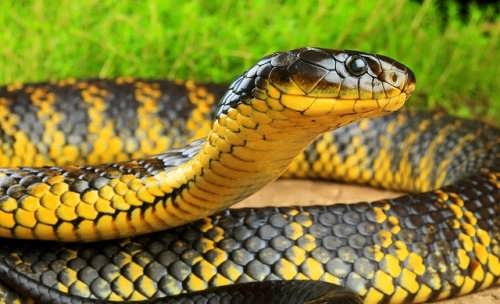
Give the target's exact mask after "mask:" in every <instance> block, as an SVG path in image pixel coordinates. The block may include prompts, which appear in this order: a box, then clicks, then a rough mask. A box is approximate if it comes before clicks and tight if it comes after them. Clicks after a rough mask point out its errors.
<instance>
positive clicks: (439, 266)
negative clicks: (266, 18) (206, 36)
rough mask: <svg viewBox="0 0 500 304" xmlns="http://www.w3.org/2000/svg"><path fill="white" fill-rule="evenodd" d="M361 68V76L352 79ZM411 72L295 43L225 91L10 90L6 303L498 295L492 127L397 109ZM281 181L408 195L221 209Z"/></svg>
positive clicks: (376, 59) (2, 209) (159, 85)
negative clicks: (493, 289) (251, 295)
mask: <svg viewBox="0 0 500 304" xmlns="http://www.w3.org/2000/svg"><path fill="white" fill-rule="evenodd" d="M356 56H357V57H356ZM360 56H361V57H362V60H364V62H365V64H366V69H367V70H365V71H362V73H361V74H359V75H349V74H350V73H351V74H352V73H357V71H356V70H354V71H348V69H349V62H352V61H353V60H355V59H359V57H360ZM353 58H354V59H353ZM346 67H347V68H346ZM358 67H359V66H358ZM351 68H352V67H351ZM354 68H356V66H354ZM408 73H410V74H411V72H409V71H408V70H407V69H406V68H405V67H404V66H401V65H400V64H398V63H396V62H394V61H392V60H390V59H388V58H386V57H383V56H373V55H369V54H364V53H356V52H337V51H327V50H320V49H302V50H294V51H290V52H287V53H279V54H276V55H272V56H270V57H265V58H264V59H263V60H262V61H260V62H259V63H258V64H257V65H256V66H255V67H253V68H252V69H250V70H249V71H247V72H246V73H245V74H243V76H241V77H240V78H238V79H237V80H236V81H235V82H234V83H233V84H232V85H231V86H230V88H229V90H228V91H227V92H226V87H224V86H217V85H203V84H196V83H193V82H170V81H151V80H140V79H137V80H134V79H127V78H121V79H116V80H87V81H82V80H80V81H74V80H69V81H63V82H57V83H42V84H26V85H11V86H6V87H3V88H1V89H0V144H1V146H0V166H2V167H5V168H6V169H2V171H1V172H0V176H1V178H0V194H1V195H0V235H1V236H2V237H4V238H3V239H1V242H0V274H1V275H0V283H1V285H0V286H1V288H0V290H3V291H4V293H3V295H4V297H3V301H4V302H7V303H10V302H16V301H24V300H26V299H28V298H34V299H36V300H37V301H45V302H62V303H65V302H68V303H73V302H75V303H77V302H78V301H80V302H84V303H86V302H89V301H98V300H106V301H144V300H153V301H155V299H161V300H160V301H161V302H164V303H175V301H177V302H179V301H181V300H179V299H177V300H176V299H175V298H168V297H169V296H176V295H179V294H185V293H186V292H194V291H200V290H206V289H207V288H208V289H209V288H213V287H218V286H226V285H231V284H235V283H246V282H265V281H276V280H278V281H285V283H283V284H284V285H283V286H279V287H276V288H283V290H284V294H285V295H286V294H287V293H288V296H289V297H293V298H294V299H298V298H297V296H293V292H292V291H298V290H300V288H305V289H308V288H309V289H311V287H307V286H306V285H301V283H300V282H297V280H299V281H300V280H307V281H308V282H303V284H314V282H309V281H323V282H328V283H333V284H335V285H341V286H344V287H346V288H348V289H349V290H351V291H353V292H355V293H357V294H358V295H360V296H361V297H362V298H363V299H364V301H365V302H366V303H380V302H391V303H403V302H423V301H428V300H435V299H442V298H448V297H451V296H455V295H461V294H467V293H470V292H472V291H474V290H478V289H483V288H487V287H489V286H492V285H494V284H496V283H497V281H498V278H499V277H500V262H499V257H500V243H499V242H500V222H499V218H500V217H499V214H500V205H499V204H498V202H499V200H500V191H499V188H500V184H499V180H498V179H499V177H500V173H499V172H500V171H499V168H500V158H499V152H500V151H499V143H500V132H499V131H498V129H496V128H494V127H491V126H488V125H485V124H482V123H479V122H476V121H468V120H462V119H457V118H453V117H451V116H448V115H445V114H443V113H428V112H418V111H410V110H403V111H400V112H396V113H392V114H388V113H389V112H392V111H395V110H397V109H399V108H400V107H401V106H402V104H403V103H404V101H405V99H406V98H407V96H408V95H409V94H410V93H411V91H412V90H413V88H412V85H413V83H412V82H413V81H414V79H412V77H413V76H412V75H410V74H408ZM367 77H369V78H368V80H367V79H366V78H367ZM339 79H340V80H339ZM350 79H351V80H352V81H351V80H350ZM219 100H220V101H219ZM381 114H388V115H385V116H382V117H378V118H374V116H380V115H381ZM365 117H366V119H362V118H365ZM360 119H362V120H360ZM212 121H215V123H212ZM353 121H357V122H354V123H352V124H348V123H350V122H353ZM344 125H346V126H344ZM341 126H344V127H341ZM333 128H337V129H336V130H334V131H329V130H331V129H333ZM321 133H324V134H323V135H321V136H319V137H317V136H318V135H320V134H321ZM204 137H205V138H206V140H197V139H199V138H204ZM304 148H305V150H304ZM166 151H167V152H166ZM297 155H298V156H297ZM41 166H45V167H41ZM287 168H288V169H287ZM285 170H287V171H286V172H285V173H284V175H285V176H288V177H296V178H316V179H326V180H337V181H344V182H354V183H360V184H368V185H372V186H376V187H382V188H387V189H395V190H402V191H407V192H412V194H409V195H405V196H402V197H400V198H396V199H391V200H383V201H378V202H373V203H358V204H354V205H344V204H336V205H332V206H313V207H287V208H261V209H241V210H225V211H222V210H223V209H225V208H226V207H227V206H229V205H231V204H233V203H235V202H237V201H239V200H241V199H243V198H245V197H247V196H248V195H250V194H251V193H253V192H255V191H256V190H257V189H258V188H260V187H262V186H263V185H265V184H267V183H268V182H270V181H272V180H274V179H276V178H277V177H278V176H279V175H280V174H281V173H282V172H283V171H285ZM218 211H221V212H220V213H218V214H216V215H211V214H213V213H215V212H218ZM193 221H194V222H193ZM167 228H169V229H168V230H165V231H163V230H164V229H167ZM155 231H156V232H155ZM158 231H159V232H158ZM150 232H154V233H150ZM19 239H39V240H45V241H27V240H19ZM117 239H118V240H117ZM47 240H48V241H47ZM96 240H104V241H101V242H91V243H85V242H90V241H96ZM60 241H64V242H74V243H60ZM286 281H289V282H290V284H291V285H290V286H289V287H287V285H286ZM253 284H255V283H253ZM269 284H280V283H276V282H272V283H269ZM292 284H298V285H292ZM301 286H306V287H301ZM325 286H326V285H325ZM325 286H323V285H322V286H319V287H317V286H316V287H312V289H317V290H318V291H320V290H322V289H321V288H325V290H328V288H327V287H325ZM238 288H239V289H238ZM259 288H261V289H260V290H272V289H273V288H275V286H271V287H270V286H268V285H266V283H263V285H258V283H257V285H248V286H247V288H241V287H235V289H228V290H222V291H221V292H222V293H224V292H226V293H228V292H229V295H227V294H224V296H226V297H229V298H231V299H233V302H232V303H247V302H242V301H243V300H242V299H243V298H245V299H247V300H248V296H241V293H240V292H242V291H244V292H243V293H245V292H247V291H250V292H251V291H252V290H254V291H255V292H257V291H258V290H259ZM329 291H331V290H329ZM334 291H335V293H336V294H337V295H338V294H339V292H340V291H337V290H334ZM231 293H232V294H231ZM327 293H328V292H327ZM237 294H239V296H238V295H237ZM261 294H262V295H267V294H268V293H266V292H265V291H262V292H261ZM269 294H272V292H271V293H269ZM196 296H198V297H204V298H203V299H202V300H200V301H201V302H199V303H204V302H203V301H206V299H207V297H212V295H206V294H201V295H193V296H192V297H191V298H189V299H188V300H187V301H191V302H192V303H198V302H196V301H194V300H193V299H194V297H196ZM220 296H221V294H220V293H216V295H214V296H213V297H220ZM312 296H316V295H312ZM269 297H270V296H269ZM23 299H24V300H23ZM238 299H240V300H238ZM268 299H269V302H270V303H271V302H272V301H271V300H270V298H268ZM299 300H300V301H306V300H305V299H298V301H299ZM334 300H336V299H334V298H332V302H331V303H336V302H334ZM337 300H338V299H337ZM344 300H345V299H344ZM351 300H353V299H351ZM169 301H170V302H169ZM353 301H355V299H354V300H353ZM191 302H186V303H191ZM258 302H260V303H262V300H258ZM179 303H181V302H179ZM182 303H183V302H182ZM248 303H250V302H248ZM298 303H299V302H298ZM304 303H305V302H304ZM307 303H309V302H307ZM310 303H320V302H310ZM321 303H322V302H321ZM353 303H354V302H353Z"/></svg>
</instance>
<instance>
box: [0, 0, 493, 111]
mask: <svg viewBox="0 0 500 304" xmlns="http://www.w3.org/2000/svg"><path fill="white" fill-rule="evenodd" d="M441 13H442V12H439V10H438V9H437V8H436V7H435V5H434V4H433V3H432V2H424V4H423V5H420V4H418V3H416V2H411V1H398V0H394V1H388V0H380V1H376V0H370V1H351V0H332V1H318V2H313V1H264V0H257V1H202V0H200V1H185V2H182V1H153V0H150V1H101V0H90V1H72V0H66V1H49V0H47V1H41V0H37V1H11V2H10V1H1V2H0V28H1V32H0V63H1V64H0V82H1V83H9V82H13V81H40V80H47V79H61V78H66V77H96V76H98V77H111V76H117V75H133V76H141V77H153V78H182V79H186V78H194V79H197V80H203V81H216V82H229V81H231V80H232V79H233V78H234V77H235V76H236V75H238V74H239V73H241V72H242V71H243V70H244V69H245V68H246V67H248V66H249V65H251V64H252V63H253V62H255V61H256V60H257V59H258V58H259V57H261V56H262V55H264V54H267V53H270V52H273V51H275V50H285V49H290V48H295V47H300V46H306V45H308V46H322V47H330V48H346V49H360V50H364V51H369V52H379V53H383V54H386V55H388V56H391V57H394V58H396V59H398V60H400V61H402V62H403V63H405V64H407V65H409V66H410V67H412V69H413V70H414V71H415V73H416V75H417V80H418V85H417V93H416V96H415V97H414V98H413V99H412V102H411V103H412V104H414V105H416V106H420V107H428V108H445V109H447V110H449V111H452V112H454V113H456V114H459V115H462V116H476V117H481V118H484V117H485V116H487V118H488V119H489V120H497V119H498V118H500V92H499V91H500V90H499V87H500V77H499V75H500V73H499V72H500V70H499V66H500V65H499V60H500V55H499V51H498V49H499V36H500V24H499V22H498V17H494V18H493V19H492V18H490V21H489V22H486V21H485V20H486V19H485V18H484V16H485V14H488V12H481V11H479V10H478V9H474V8H473V9H472V10H471V18H470V20H468V21H465V22H464V21H460V20H459V19H458V18H457V17H456V16H455V15H454V12H453V10H452V11H450V12H449V14H450V18H449V20H448V23H447V24H443V23H442V21H441V20H442V19H441V15H440V14H441ZM490 15H491V14H490ZM491 20H493V21H491Z"/></svg>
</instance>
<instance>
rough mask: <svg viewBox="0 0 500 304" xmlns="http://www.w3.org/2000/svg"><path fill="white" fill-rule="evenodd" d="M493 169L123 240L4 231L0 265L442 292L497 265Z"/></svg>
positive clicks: (137, 289)
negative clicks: (434, 185)
mask: <svg viewBox="0 0 500 304" xmlns="http://www.w3.org/2000/svg"><path fill="white" fill-rule="evenodd" d="M499 177H500V176H499V175H498V174H493V173H484V174H482V175H479V176H477V177H475V178H471V179H468V180H465V181H462V182H460V183H457V184H456V185H454V186H449V187H446V188H443V189H442V190H439V191H433V192H429V193H423V194H415V195H410V196H405V197H403V198H397V199H394V200H386V201H380V202H375V203H360V204H355V205H333V206H330V207H307V208H306V207H304V208H293V207H290V208H279V209H276V208H265V209H242V210H233V211H224V213H223V214H221V215H217V216H213V217H210V218H207V219H205V220H202V221H199V222H196V223H193V224H190V225H188V226H184V227H180V228H175V229H173V230H169V231H166V232H162V233H159V234H154V235H147V236H143V237H138V238H133V239H127V240H123V241H120V242H116V241H112V242H104V243H102V242H101V243H92V244H68V245H65V246H61V245H60V244H53V243H42V242H22V241H18V240H8V241H7V240H5V241H3V243H2V246H1V248H0V250H1V251H0V252H1V257H2V260H1V261H2V264H4V265H8V267H4V268H3V269H0V274H1V276H6V275H7V274H8V272H18V273H19V274H22V276H26V277H28V278H30V279H31V280H33V281H34V282H36V284H40V285H43V286H46V287H49V288H53V289H55V290H59V291H60V292H63V293H67V294H70V295H76V296H82V297H85V298H95V299H106V300H112V301H123V300H144V299H150V298H157V297H164V296H167V295H177V294H179V293H181V292H183V291H198V290H204V289H206V288H208V287H215V286H222V285H227V284H231V283H242V282H252V281H264V280H321V281H326V282H330V283H335V284H339V285H342V286H346V287H347V288H349V289H351V290H353V291H355V292H356V293H358V294H360V295H361V296H362V297H363V298H364V299H365V301H366V303H378V302H382V301H394V302H398V303H402V302H405V301H410V300H411V301H415V302H422V301H427V300H436V299H440V298H447V297H449V296H453V295H460V294H467V293H469V292H471V291H473V290H478V289H482V288H486V287H488V286H491V285H492V284H494V283H495V282H496V281H497V280H498V278H499V277H500V262H499V259H498V257H499V255H500V243H499V240H500V238H499V237H500V228H499V227H500V223H499V219H500V208H499V205H498V200H499V199H500V192H499V180H498V178H499ZM5 283H6V284H9V282H5Z"/></svg>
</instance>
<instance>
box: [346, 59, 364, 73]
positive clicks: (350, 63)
mask: <svg viewBox="0 0 500 304" xmlns="http://www.w3.org/2000/svg"><path fill="white" fill-rule="evenodd" d="M346 66H347V70H348V71H349V73H351V74H352V75H354V76H360V75H362V74H364V73H366V71H367V70H368V64H367V63H366V61H365V59H363V57H361V56H358V55H354V56H351V57H350V58H349V59H347V61H346Z"/></svg>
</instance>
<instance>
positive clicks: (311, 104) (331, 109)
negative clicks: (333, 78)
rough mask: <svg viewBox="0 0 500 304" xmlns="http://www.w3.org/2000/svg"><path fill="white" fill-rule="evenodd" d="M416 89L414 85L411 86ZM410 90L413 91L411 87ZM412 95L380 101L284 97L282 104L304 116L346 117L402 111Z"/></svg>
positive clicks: (403, 94)
mask: <svg viewBox="0 0 500 304" xmlns="http://www.w3.org/2000/svg"><path fill="white" fill-rule="evenodd" d="M411 86H412V87H414V84H411ZM409 90H412V88H411V87H409ZM409 95H410V93H406V91H405V92H401V93H400V94H399V95H396V96H393V97H387V98H379V99H337V98H328V97H313V96H298V95H283V96H282V98H281V102H282V104H283V105H284V106H285V107H286V108H288V109H290V110H292V111H297V112H300V113H301V114H302V115H304V116H314V117H317V116H326V115H328V116H336V117H338V116H345V115H351V114H365V113H376V112H380V113H385V112H393V111H396V110H398V109H400V108H401V107H402V106H403V105H404V103H405V101H406V100H407V99H408V97H409Z"/></svg>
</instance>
